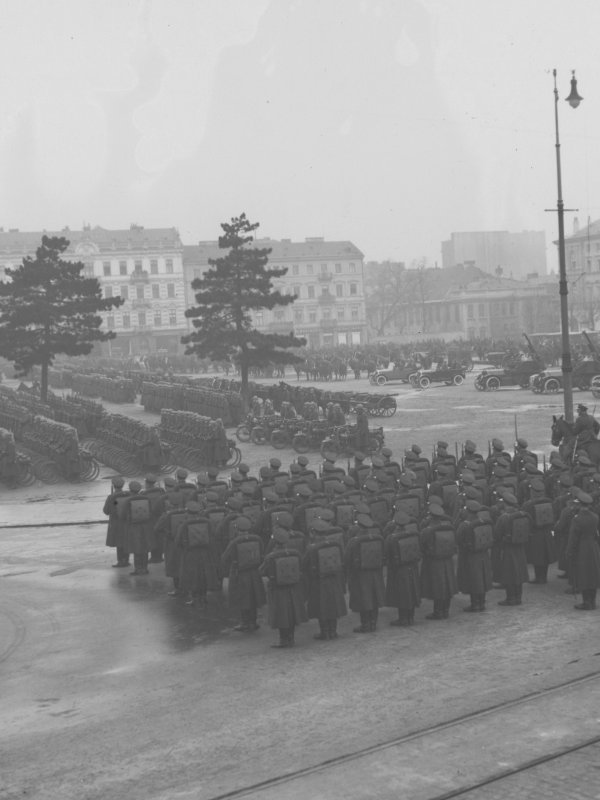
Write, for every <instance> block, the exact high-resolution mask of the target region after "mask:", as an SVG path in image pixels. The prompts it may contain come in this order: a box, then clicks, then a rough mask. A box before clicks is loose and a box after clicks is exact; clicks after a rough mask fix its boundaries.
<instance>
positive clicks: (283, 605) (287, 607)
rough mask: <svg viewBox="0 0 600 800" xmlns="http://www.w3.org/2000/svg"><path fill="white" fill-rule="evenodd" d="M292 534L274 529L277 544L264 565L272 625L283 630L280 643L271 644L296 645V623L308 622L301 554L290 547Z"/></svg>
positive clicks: (262, 568)
mask: <svg viewBox="0 0 600 800" xmlns="http://www.w3.org/2000/svg"><path fill="white" fill-rule="evenodd" d="M288 538H289V537H288V534H287V532H286V531H285V530H283V528H277V530H275V531H274V532H273V539H274V546H273V549H272V551H271V552H270V553H269V554H268V555H267V556H265V560H264V561H263V563H262V564H261V566H260V569H259V572H260V574H261V575H263V576H265V577H266V578H268V586H267V596H268V610H269V624H270V626H271V628H272V629H274V630H278V631H279V642H278V643H277V644H273V645H271V647H278V648H287V647H293V646H294V644H295V642H294V632H295V629H296V626H297V625H299V624H300V623H301V622H306V619H307V617H306V611H305V609H304V591H303V586H302V570H301V559H300V554H299V553H298V551H297V550H289V549H287V543H288Z"/></svg>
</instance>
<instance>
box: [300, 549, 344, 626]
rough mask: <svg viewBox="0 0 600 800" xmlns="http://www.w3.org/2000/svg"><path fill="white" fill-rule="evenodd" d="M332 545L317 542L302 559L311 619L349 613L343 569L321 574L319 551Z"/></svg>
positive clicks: (307, 605)
mask: <svg viewBox="0 0 600 800" xmlns="http://www.w3.org/2000/svg"><path fill="white" fill-rule="evenodd" d="M330 546H331V543H330V542H326V541H324V542H315V543H314V544H311V545H309V546H308V549H307V551H306V553H305V554H304V557H303V559H302V571H303V573H304V576H305V584H304V585H305V591H306V607H307V612H308V618H309V619H338V618H339V617H344V616H345V615H346V614H347V613H348V609H347V608H346V599H345V597H344V581H345V579H344V572H343V570H341V571H340V572H339V573H336V574H334V575H324V576H321V575H319V561H318V559H319V554H318V551H319V549H320V548H322V547H330ZM340 556H341V548H340Z"/></svg>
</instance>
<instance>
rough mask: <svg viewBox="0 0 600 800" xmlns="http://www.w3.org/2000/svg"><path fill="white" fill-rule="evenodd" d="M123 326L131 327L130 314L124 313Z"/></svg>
mask: <svg viewBox="0 0 600 800" xmlns="http://www.w3.org/2000/svg"><path fill="white" fill-rule="evenodd" d="M123 327H124V328H131V318H130V316H129V314H123Z"/></svg>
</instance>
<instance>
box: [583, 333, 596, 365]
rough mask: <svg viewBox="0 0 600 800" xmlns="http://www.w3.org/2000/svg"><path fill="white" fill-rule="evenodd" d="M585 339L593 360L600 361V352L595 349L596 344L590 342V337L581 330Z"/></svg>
mask: <svg viewBox="0 0 600 800" xmlns="http://www.w3.org/2000/svg"><path fill="white" fill-rule="evenodd" d="M581 333H582V334H583V337H584V339H585V341H586V342H587V346H588V348H589V350H590V353H591V354H592V355H593V356H594V360H595V361H600V353H599V352H598V351H597V350H596V345H595V344H594V343H593V342H592V340H591V339H590V337H589V336H588V333H587V331H581Z"/></svg>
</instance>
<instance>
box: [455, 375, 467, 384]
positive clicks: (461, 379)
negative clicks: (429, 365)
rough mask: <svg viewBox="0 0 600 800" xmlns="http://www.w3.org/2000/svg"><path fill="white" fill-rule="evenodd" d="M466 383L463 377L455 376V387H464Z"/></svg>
mask: <svg viewBox="0 0 600 800" xmlns="http://www.w3.org/2000/svg"><path fill="white" fill-rule="evenodd" d="M464 382H465V379H464V378H463V376H462V375H455V376H454V378H453V383H454V385H455V386H462V385H463V383H464Z"/></svg>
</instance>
